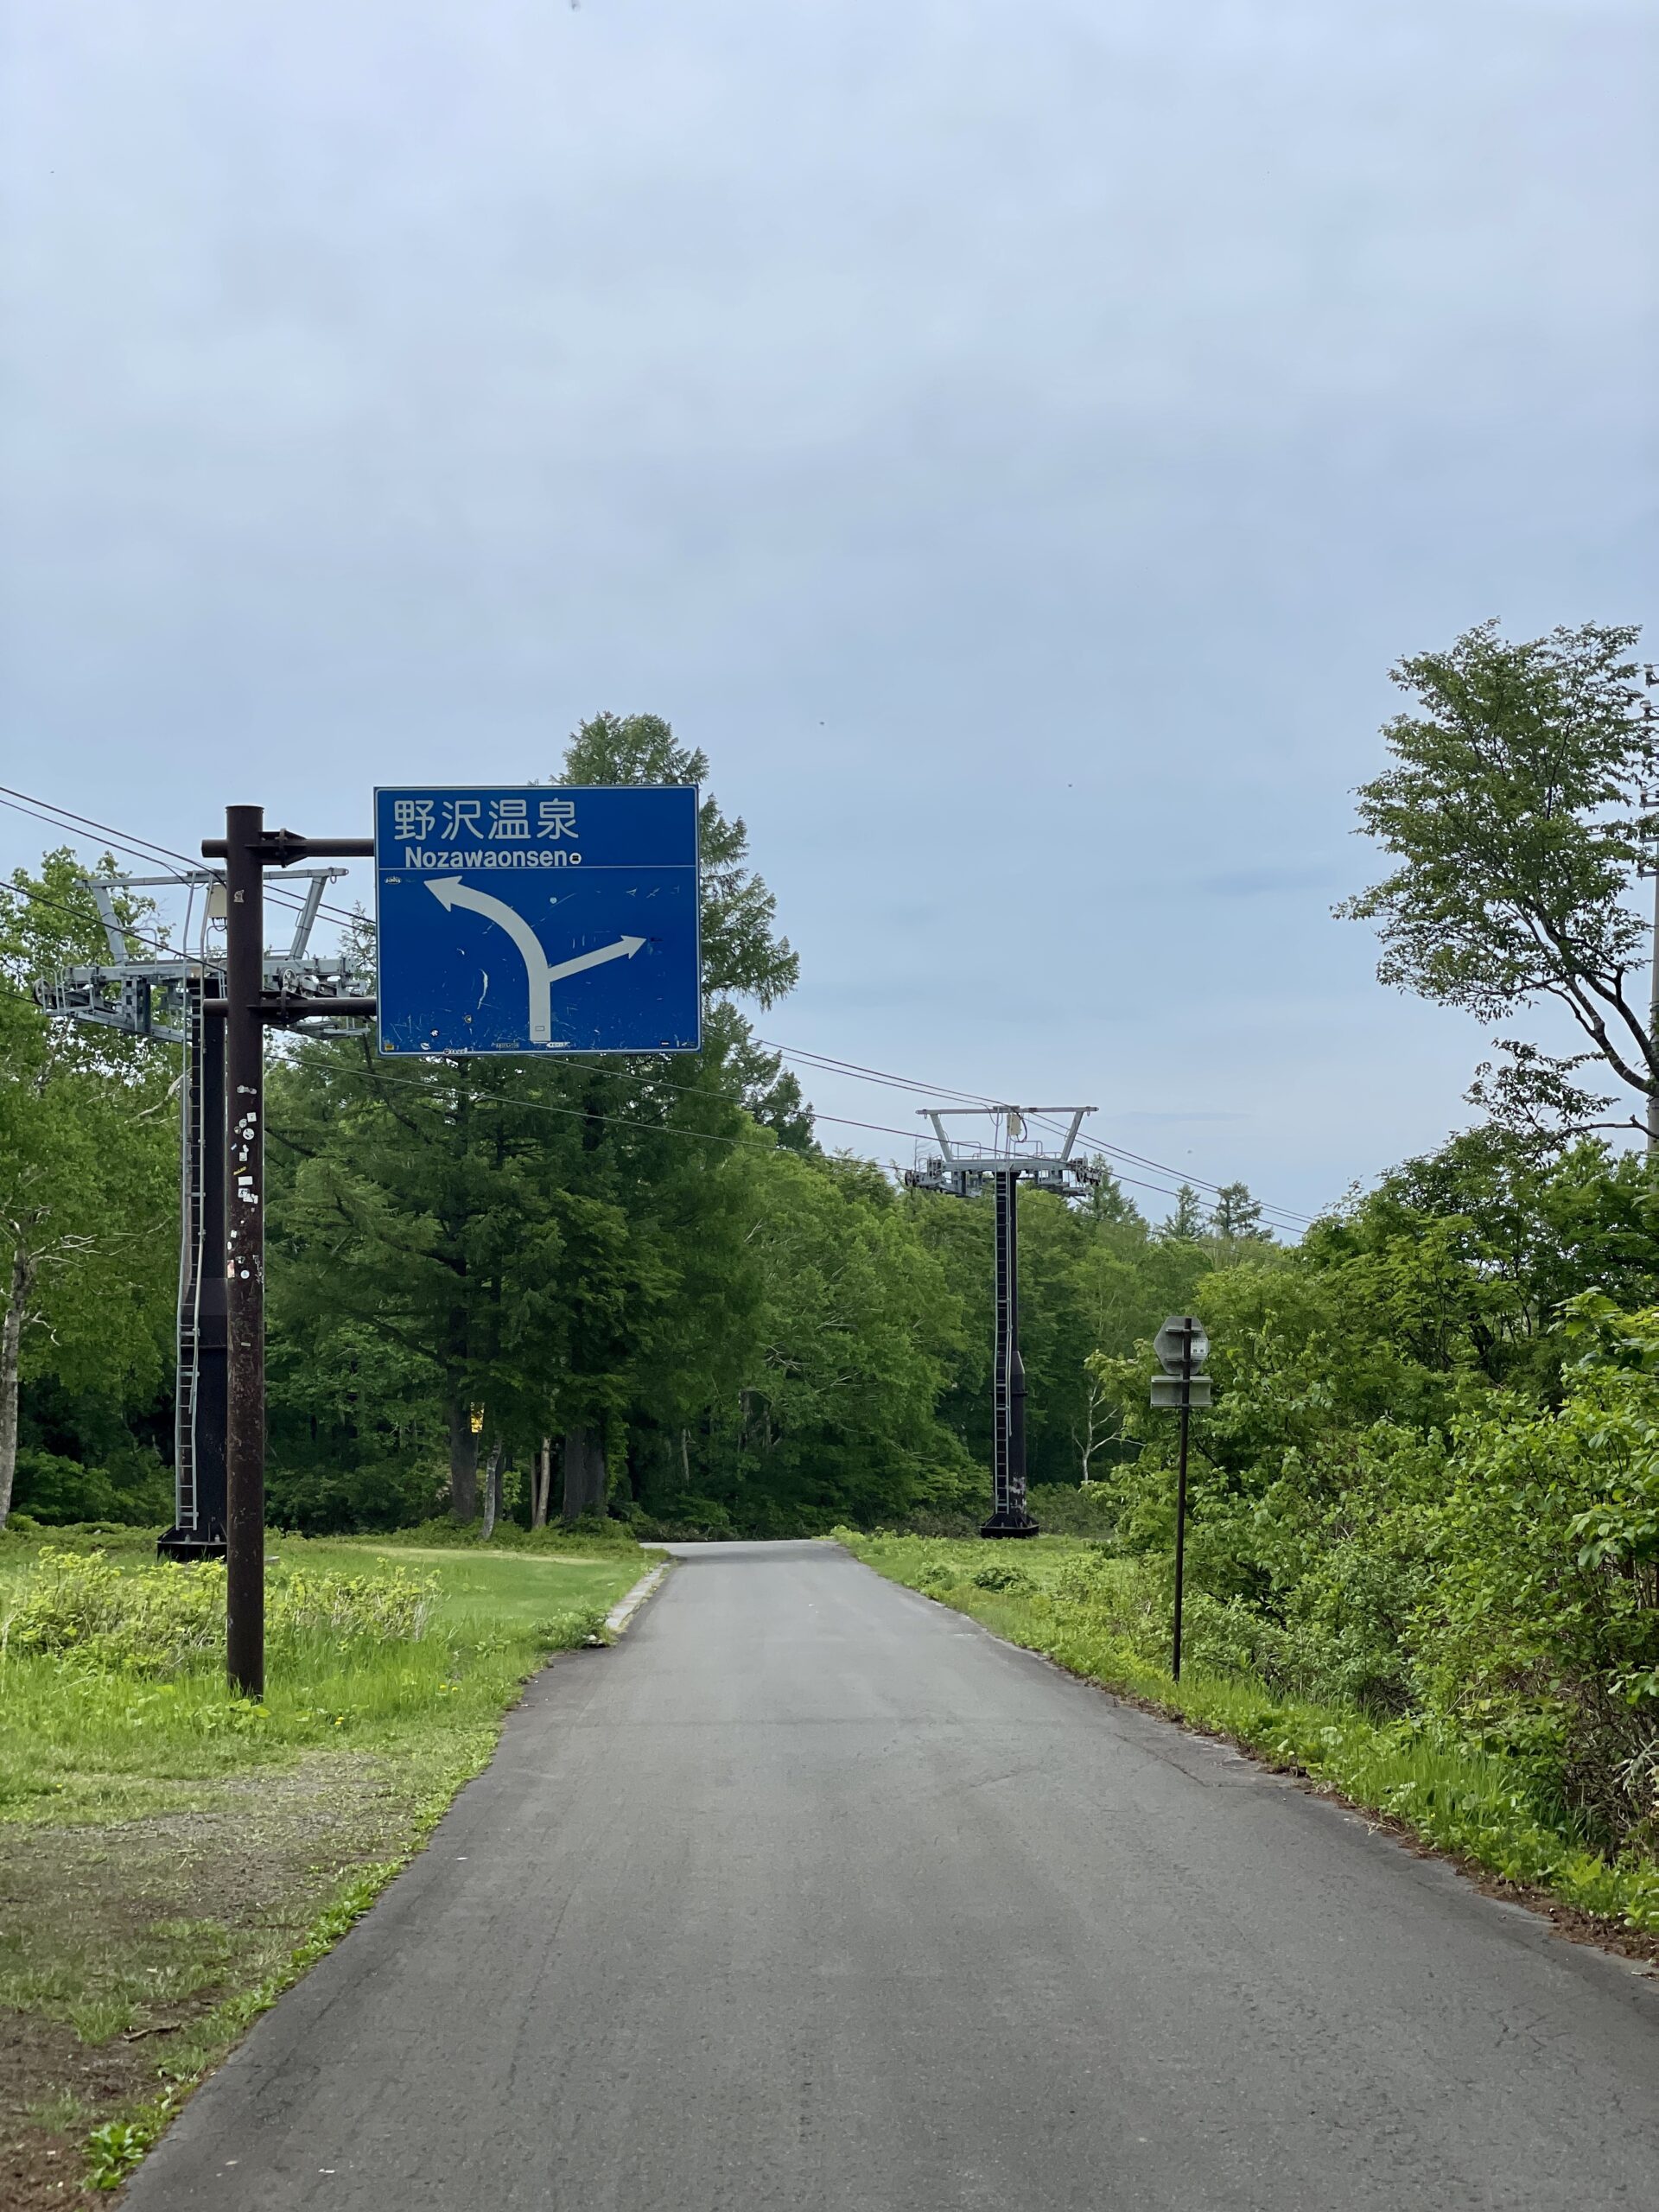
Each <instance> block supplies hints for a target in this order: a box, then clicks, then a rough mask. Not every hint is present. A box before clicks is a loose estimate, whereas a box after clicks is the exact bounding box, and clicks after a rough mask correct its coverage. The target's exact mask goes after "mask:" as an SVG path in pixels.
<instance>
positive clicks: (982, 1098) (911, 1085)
mask: <svg viewBox="0 0 1659 2212" xmlns="http://www.w3.org/2000/svg"><path fill="white" fill-rule="evenodd" d="M755 1041H756V1043H757V1044H760V1045H763V1046H765V1047H766V1050H767V1051H768V1052H781V1053H782V1054H783V1055H784V1057H785V1059H790V1060H799V1061H802V1062H804V1063H806V1064H807V1065H810V1066H813V1067H817V1068H822V1069H823V1070H825V1071H829V1072H830V1073H834V1074H837V1075H847V1076H852V1077H855V1078H858V1079H861V1080H863V1081H865V1082H870V1083H879V1084H886V1085H887V1086H888V1087H890V1088H892V1089H893V1090H906V1091H908V1092H910V1093H911V1094H912V1096H931V1097H935V1098H953V1099H962V1100H964V1101H966V1102H967V1103H969V1105H973V1106H980V1107H983V1108H984V1109H986V1110H987V1111H988V1110H990V1109H992V1108H993V1107H994V1106H998V1105H1001V1104H1004V1103H1006V1102H1005V1101H1003V1100H1000V1099H993V1098H992V1097H991V1096H989V1095H988V1093H986V1092H982V1091H973V1090H956V1089H954V1088H953V1087H952V1086H951V1085H950V1084H942V1083H938V1084H936V1083H921V1082H918V1081H915V1080H914V1079H912V1077H908V1076H900V1075H895V1074H893V1073H892V1072H891V1071H889V1070H887V1069H885V1068H871V1067H866V1066H864V1065H861V1063H860V1062H859V1061H857V1060H838V1059H835V1058H831V1057H830V1055H829V1054H828V1053H824V1052H808V1051H806V1050H805V1049H804V1047H799V1046H792V1045H783V1044H780V1043H779V1041H778V1039H776V1038H775V1037H760V1038H757V1039H756V1040H755ZM1032 1118H1033V1120H1034V1121H1038V1122H1042V1123H1043V1124H1044V1126H1046V1127H1047V1128H1053V1129H1055V1130H1056V1131H1057V1132H1058V1130H1059V1128H1061V1126H1062V1125H1061V1124H1060V1123H1059V1122H1053V1121H1051V1120H1050V1119H1049V1118H1048V1117H1047V1116H1045V1115H1044V1114H1042V1113H1041V1112H1040V1111H1034V1112H1033V1115H1032ZM1079 1135H1082V1136H1084V1137H1086V1138H1087V1139H1088V1140H1089V1141H1090V1143H1091V1144H1093V1145H1095V1146H1096V1147H1097V1148H1098V1149H1099V1150H1100V1151H1102V1152H1103V1153H1105V1154H1107V1155H1108V1156H1109V1157H1110V1158H1112V1159H1116V1160H1128V1161H1130V1162H1131V1163H1133V1165H1134V1166H1137V1167H1149V1168H1151V1169H1152V1171H1153V1172H1154V1174H1158V1175H1173V1177H1174V1178H1175V1179H1176V1181H1177V1182H1178V1183H1183V1182H1184V1183H1189V1184H1193V1185H1197V1186H1198V1188H1199V1189H1201V1190H1205V1191H1209V1192H1212V1193H1215V1194H1217V1195H1218V1194H1219V1192H1221V1190H1222V1189H1223V1187H1224V1186H1223V1185H1221V1184H1219V1183H1217V1182H1213V1181H1211V1179H1209V1178H1207V1177H1205V1176H1203V1175H1196V1174H1191V1173H1188V1172H1187V1171H1186V1170H1185V1169H1184V1168H1180V1167H1172V1166H1170V1165H1169V1163H1168V1162H1167V1160H1153V1159H1149V1158H1148V1157H1147V1154H1144V1153H1139V1152H1131V1151H1130V1150H1129V1149H1128V1147H1126V1146H1124V1145H1120V1144H1116V1143H1114V1142H1113V1141H1111V1140H1109V1138H1106V1137H1103V1136H1102V1135H1100V1133H1099V1132H1098V1131H1097V1130H1096V1129H1094V1128H1083V1129H1082V1130H1080V1131H1079ZM1120 1180H1122V1181H1125V1182H1128V1181H1133V1180H1134V1178H1133V1177H1129V1176H1124V1177H1122V1178H1120ZM1140 1187H1141V1188H1143V1189H1155V1188H1156V1187H1157V1186H1156V1185H1152V1184H1146V1185H1141V1186H1140ZM1168 1195H1170V1196H1173V1195H1175V1193H1173V1192H1171V1193H1169V1194H1168ZM1262 1211H1264V1212H1266V1213H1270V1214H1277V1215H1279V1216H1281V1217H1282V1218H1283V1219H1285V1220H1287V1221H1290V1222H1294V1223H1296V1224H1300V1225H1301V1226H1303V1227H1306V1226H1307V1225H1308V1224H1310V1223H1311V1222H1312V1221H1313V1216H1312V1215H1311V1214H1305V1213H1300V1212H1298V1211H1296V1210H1295V1208H1294V1207H1292V1206H1281V1205H1273V1204H1271V1203H1270V1202H1269V1201H1268V1200H1267V1199H1263V1200H1262Z"/></svg>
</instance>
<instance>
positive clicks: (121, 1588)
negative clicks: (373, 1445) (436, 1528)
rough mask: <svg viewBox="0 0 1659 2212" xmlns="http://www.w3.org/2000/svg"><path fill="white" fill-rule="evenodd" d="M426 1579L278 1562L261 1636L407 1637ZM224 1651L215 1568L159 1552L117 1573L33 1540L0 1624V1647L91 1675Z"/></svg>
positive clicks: (414, 1629)
mask: <svg viewBox="0 0 1659 2212" xmlns="http://www.w3.org/2000/svg"><path fill="white" fill-rule="evenodd" d="M434 1599H435V1585H434V1584H433V1583H431V1582H419V1581H416V1580H413V1579H412V1578H410V1576H408V1575H406V1574H405V1573H404V1572H403V1571H402V1569H401V1568H400V1569H399V1570H398V1571H397V1573H394V1574H392V1575H390V1576H385V1575H379V1576H377V1575H341V1574H327V1573H312V1572H308V1571H307V1570H306V1569H304V1568H288V1569H283V1568H277V1569H276V1570H274V1571H273V1572H272V1573H271V1574H270V1577H269V1579H268V1581H267V1586H266V1609H265V1636H266V1641H267V1643H268V1644H270V1646H272V1647H274V1648H276V1649H281V1648H282V1647H283V1646H284V1645H289V1646H291V1645H293V1644H295V1643H297V1642H299V1641H301V1640H302V1639H304V1638H307V1637H320V1638H322V1639H325V1640H327V1642H329V1643H333V1644H336V1645H345V1644H350V1643H358V1642H372V1643H414V1642H417V1641H418V1640H419V1639H420V1638H421V1637H423V1636H424V1635H425V1633H426V1630H427V1626H428V1624H429V1620H430V1618H431V1613H432V1607H433V1603H434ZM224 1649H225V1569H224V1567H223V1566H222V1565H221V1564H219V1563H218V1562H216V1561H213V1560H203V1561H201V1562H200V1564H199V1565H196V1566H194V1567H182V1566H180V1565H178V1564H177V1563H176V1562H175V1561H172V1560H158V1561H157V1562H156V1564H155V1565H154V1566H146V1567H138V1568H136V1569H133V1570H131V1571H128V1572H124V1571H123V1569H122V1568H121V1567H118V1566H117V1564H116V1563H115V1562H114V1561H113V1560H111V1559H110V1558H109V1557H108V1555H107V1554H105V1553H104V1552H101V1551H93V1552H76V1551H71V1550H69V1549H68V1548H67V1547H63V1546H59V1545H52V1544H48V1545H46V1546H43V1547H42V1548H41V1553H40V1557H39V1563H38V1566H37V1568H36V1571H35V1574H34V1575H33V1577H32V1578H31V1579H30V1580H29V1582H28V1583H27V1584H26V1585H25V1586H24V1588H23V1592H22V1597H21V1598H20V1599H19V1601H18V1603H17V1604H16V1606H15V1607H14V1608H13V1610H12V1611H11V1613H10V1615H9V1617H8V1618H6V1619H5V1620H4V1621H3V1622H0V1655H4V1654H9V1653H13V1652H16V1653H19V1654H24V1653H27V1654H33V1655H39V1656H49V1657H54V1658H58V1659H60V1660H65V1661H68V1662H72V1663H73V1664H74V1665H75V1666H77V1667H79V1668H83V1669H88V1670H90V1671H93V1672H98V1673H109V1674H128V1675H138V1676H142V1677H145V1678H149V1679H155V1678H156V1677H159V1676H162V1675H172V1674H177V1673H179V1672H181V1670H183V1669H188V1668H190V1667H192V1666H194V1665H196V1664H200V1663H205V1662H207V1661H209V1660H210V1659H211V1660H212V1661H213V1662H215V1663H218V1662H219V1661H220V1660H221V1659H222V1656H223V1653H224Z"/></svg>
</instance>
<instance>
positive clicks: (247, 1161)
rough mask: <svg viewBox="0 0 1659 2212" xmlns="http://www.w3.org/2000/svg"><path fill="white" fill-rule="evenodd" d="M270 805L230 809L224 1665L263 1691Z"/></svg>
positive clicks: (244, 1685)
mask: <svg viewBox="0 0 1659 2212" xmlns="http://www.w3.org/2000/svg"><path fill="white" fill-rule="evenodd" d="M264 823H265V811H264V808H263V807H260V806H231V807H226V810H225V859H226V870H225V876H226V890H227V893H228V898H227V902H226V922H225V952H226V963H225V964H226V1010H225V1103H226V1114H225V1211H226V1236H225V1258H226V1270H225V1272H226V1340H227V1341H226V1351H227V1365H228V1373H227V1377H226V1383H227V1387H226V1425H225V1444H226V1449H225V1475H226V1492H227V1497H226V1516H225V1523H226V1526H225V1535H226V1620H225V1627H226V1637H225V1649H226V1665H227V1668H228V1671H229V1674H230V1679H231V1687H232V1689H236V1690H239V1691H240V1692H241V1693H242V1694H243V1695H244V1696H245V1697H263V1696H264V1689H265V1224H264V1204H265V1024H264V1010H263V1007H262V1006H261V1003H260V1002H261V1000H262V998H263V995H264V980H265V977H264V967H265V912H264V907H265V898H264Z"/></svg>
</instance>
